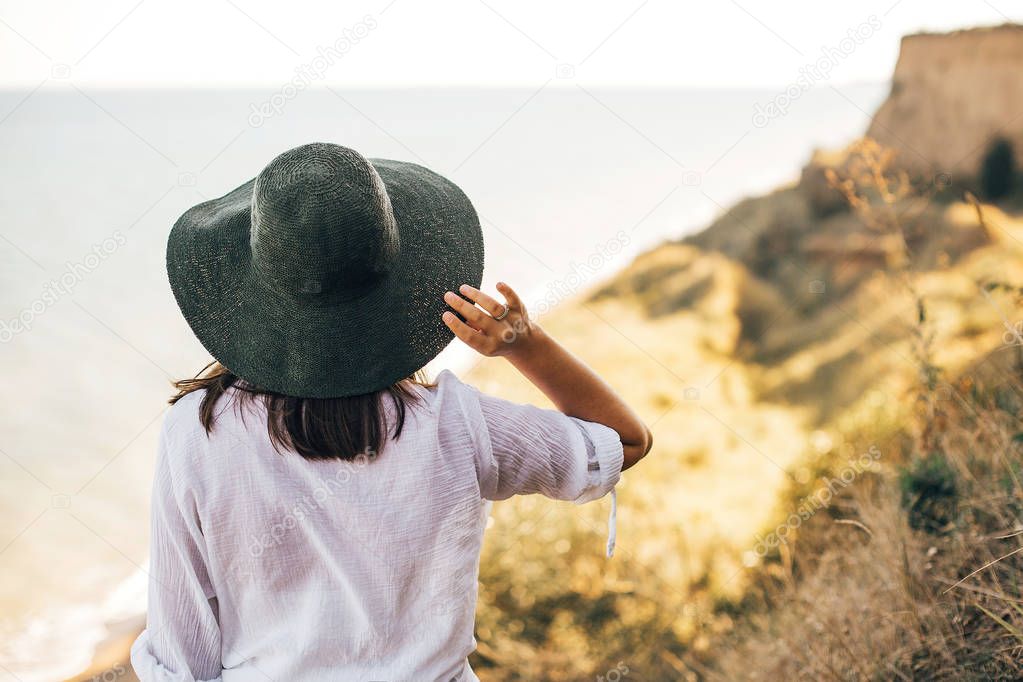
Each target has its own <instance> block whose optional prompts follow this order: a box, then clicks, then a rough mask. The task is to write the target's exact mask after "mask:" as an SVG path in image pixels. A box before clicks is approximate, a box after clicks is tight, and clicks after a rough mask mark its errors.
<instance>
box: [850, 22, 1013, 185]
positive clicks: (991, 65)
mask: <svg viewBox="0 0 1023 682" xmlns="http://www.w3.org/2000/svg"><path fill="white" fill-rule="evenodd" d="M867 136H869V137H872V138H874V139H875V140H877V141H878V142H880V143H881V144H883V145H885V146H887V147H891V148H893V149H896V150H898V151H899V154H900V159H901V161H902V163H903V164H904V165H906V166H907V167H909V168H912V169H913V170H914V171H916V172H919V173H920V174H925V175H932V174H936V173H947V174H949V175H952V176H953V177H959V176H963V177H972V176H975V175H976V174H977V172H978V169H979V167H980V163H981V160H982V158H983V155H984V153H985V151H986V150H987V148H988V147H989V145H990V144H991V143H992V141H993V140H994V139H995V138H998V137H1004V138H1005V139H1007V140H1008V141H1009V142H1010V143H1011V144H1012V145H1013V147H1014V148H1015V151H1016V154H1017V156H1020V155H1021V154H1023V26H1019V25H1015V24H1006V25H1003V26H997V27H992V28H975V29H969V30H964V31H955V32H953V33H944V34H930V33H925V34H918V35H910V36H906V37H905V38H903V39H902V47H901V50H900V52H899V59H898V63H897V64H896V66H895V73H894V75H893V76H892V89H891V94H890V95H889V96H888V99H887V100H886V101H885V102H884V104H882V105H881V107H880V108H879V109H878V111H877V113H876V114H875V115H874V118H873V120H872V121H871V123H870V127H869V128H868V130H867Z"/></svg>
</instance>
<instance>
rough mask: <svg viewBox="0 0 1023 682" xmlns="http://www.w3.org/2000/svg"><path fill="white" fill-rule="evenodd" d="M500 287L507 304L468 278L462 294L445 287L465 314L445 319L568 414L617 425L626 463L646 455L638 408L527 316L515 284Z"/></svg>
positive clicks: (647, 446) (649, 442) (453, 303)
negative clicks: (480, 288)
mask: <svg viewBox="0 0 1023 682" xmlns="http://www.w3.org/2000/svg"><path fill="white" fill-rule="evenodd" d="M497 289H498V291H500V292H501V294H502V295H504V297H505V300H506V301H507V303H506V304H503V303H500V302H498V301H497V300H495V299H494V298H493V297H491V296H488V295H487V294H484V293H483V292H482V291H480V290H479V289H477V288H475V287H472V286H469V285H468V284H463V285H462V286H461V287H460V288H459V291H460V292H461V294H462V295H461V296H459V295H458V294H456V293H454V292H452V291H449V292H447V293H446V294H444V300H445V301H446V302H447V303H448V305H450V306H451V307H452V308H453V309H454V310H455V311H457V312H458V313H459V314H460V315H461V316H462V319H459V318H458V317H457V316H456V315H455V314H454V313H453V312H451V311H448V312H445V313H444V315H443V317H444V324H446V325H447V326H448V327H449V328H450V329H451V331H453V332H454V333H455V336H457V337H458V338H460V339H461V340H462V341H464V342H465V343H466V345H468V346H469V347H470V348H472V349H474V350H475V351H477V352H478V353H480V354H481V355H485V356H487V357H495V356H504V357H505V358H506V359H507V360H508V361H509V362H510V363H511V364H512V366H514V367H515V368H516V369H517V370H518V371H519V372H521V373H522V375H523V376H525V377H526V378H527V379H529V380H530V381H531V382H532V383H533V384H534V385H535V386H536V387H537V388H539V389H540V390H541V391H542V392H543V393H544V395H546V396H547V397H548V398H550V400H551V402H553V403H554V405H555V406H556V407H557V408H558V409H559V410H561V411H562V412H564V413H565V414H567V415H569V416H570V417H576V418H578V419H583V420H585V421H590V422H596V423H598V424H603V425H604V426H607V427H609V428H611V429H614V430H615V431H616V432H617V433H618V437H619V438H620V439H621V441H622V451H623V459H624V462H623V466H622V468H623V469H628V468H629V467H631V466H632V465H633V464H635V463H636V462H638V461H639V460H640V459H642V458H643V455H645V454H646V453H647V452H649V451H650V446H651V445H652V444H653V436H651V434H650V430H649V429H647V427H646V425H645V424H643V422H642V421H641V420H640V418H639V417H638V416H636V413H635V412H633V411H632V409H631V408H629V406H628V405H626V404H625V401H623V400H622V399H621V398H620V397H619V396H618V394H617V393H615V392H614V389H612V388H611V387H610V386H608V385H607V383H606V382H605V381H604V380H603V379H601V378H600V377H599V376H597V373H596V372H594V371H593V370H592V369H590V368H589V366H587V364H586V363H585V362H583V361H582V360H580V359H579V358H577V357H576V356H574V355H572V353H570V352H569V351H568V350H566V349H565V348H564V347H562V346H561V344H559V343H558V342H557V341H555V340H554V339H553V338H552V337H551V336H549V335H548V334H547V333H545V332H544V330H543V329H541V328H540V326H539V325H538V324H536V323H535V322H533V321H532V320H530V319H529V314H528V312H527V311H526V307H525V306H524V305H523V304H522V300H521V299H520V298H519V296H518V294H516V293H515V290H514V289H512V288H511V287H510V286H508V285H507V284H505V283H503V282H498V284H497ZM463 297H464V298H463ZM466 299H468V300H466ZM476 305H479V306H480V307H479V308H477V307H476Z"/></svg>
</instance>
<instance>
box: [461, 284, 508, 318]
mask: <svg viewBox="0 0 1023 682" xmlns="http://www.w3.org/2000/svg"><path fill="white" fill-rule="evenodd" d="M458 290H459V291H460V292H462V295H463V296H466V297H468V298H470V299H472V300H473V301H476V303H478V304H479V306H480V307H481V308H483V309H484V310H486V311H487V312H488V313H490V314H491V315H492V316H493V317H498V316H499V315H501V314H502V313H503V312H504V304H503V303H498V302H497V301H496V300H495V299H493V298H492V297H490V296H488V295H487V294H485V293H483V292H482V291H480V290H479V289H477V288H476V287H473V286H469V285H468V284H463V285H462V286H460V287H458Z"/></svg>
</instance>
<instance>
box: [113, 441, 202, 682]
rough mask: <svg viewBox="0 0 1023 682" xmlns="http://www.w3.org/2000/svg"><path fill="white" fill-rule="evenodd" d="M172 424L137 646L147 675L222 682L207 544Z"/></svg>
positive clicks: (162, 461)
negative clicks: (173, 439) (176, 463)
mask: <svg viewBox="0 0 1023 682" xmlns="http://www.w3.org/2000/svg"><path fill="white" fill-rule="evenodd" d="M167 431H168V427H167V424H166V423H165V424H164V428H163V431H162V433H161V435H160V447H159V453H158V456H157V465H156V476H155V479H154V482H153V497H152V539H151V552H150V566H149V608H148V614H147V618H146V629H145V630H144V631H143V632H142V634H141V635H139V637H138V639H137V640H135V643H134V645H133V646H132V648H131V663H132V666H133V667H134V668H135V673H136V674H137V675H138V678H139V680H141V682H218V681H219V680H220V679H221V672H222V670H221V637H220V626H219V623H218V615H219V614H218V611H217V600H216V595H215V594H214V591H213V588H212V586H211V582H210V578H209V575H208V572H207V569H206V566H207V562H206V555H205V552H206V547H205V541H204V539H203V536H202V529H201V527H200V523H199V517H198V512H197V510H196V504H195V497H194V496H193V495H192V493H191V491H190V489H189V487H188V485H187V481H186V480H184V479H185V475H184V473H183V471H184V470H186V469H187V467H175V466H173V464H172V461H171V460H172V459H174V458H175V457H176V456H178V457H180V456H181V455H182V453H179V452H174V451H173V450H175V447H174V446H173V445H170V444H168V438H167Z"/></svg>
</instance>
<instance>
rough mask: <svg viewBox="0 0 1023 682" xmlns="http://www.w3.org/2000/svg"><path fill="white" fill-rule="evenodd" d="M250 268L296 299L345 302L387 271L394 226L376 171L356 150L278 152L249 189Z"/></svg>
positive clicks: (394, 246)
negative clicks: (335, 299)
mask: <svg viewBox="0 0 1023 682" xmlns="http://www.w3.org/2000/svg"><path fill="white" fill-rule="evenodd" d="M250 246H251V249H252V262H253V265H254V267H255V268H256V269H257V271H258V272H259V273H260V275H262V276H264V277H266V278H268V279H269V280H271V283H272V284H273V286H275V287H276V288H278V289H281V290H282V291H284V292H286V293H289V294H291V295H293V296H297V297H303V298H305V297H309V296H323V295H327V296H328V297H329V298H332V299H333V298H347V297H353V296H358V295H361V294H363V293H365V292H367V291H368V290H370V289H372V288H373V287H374V286H375V285H376V284H378V283H379V282H380V280H381V279H383V278H384V277H386V275H387V273H388V272H389V271H390V268H391V265H392V264H393V262H394V260H395V258H396V256H397V252H398V246H399V244H398V228H397V225H396V223H395V220H394V212H393V209H392V207H391V200H390V197H388V195H387V190H386V189H385V188H384V183H383V181H382V180H381V179H380V176H379V174H378V173H377V171H376V169H374V168H373V166H372V164H370V163H369V161H367V160H366V159H365V158H364V157H363V156H362V155H360V154H359V153H358V152H356V151H354V150H352V149H348V148H347V147H342V146H340V145H335V144H327V143H313V144H307V145H303V146H301V147H296V148H295V149H291V150H289V151H287V152H284V153H283V154H281V155H280V156H278V157H277V158H275V159H274V160H273V161H271V162H270V163H269V164H268V165H267V167H266V168H264V169H263V171H262V172H261V173H260V174H259V176H258V177H257V178H256V182H255V185H254V187H253V190H252V228H251V233H250Z"/></svg>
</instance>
